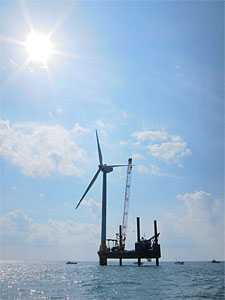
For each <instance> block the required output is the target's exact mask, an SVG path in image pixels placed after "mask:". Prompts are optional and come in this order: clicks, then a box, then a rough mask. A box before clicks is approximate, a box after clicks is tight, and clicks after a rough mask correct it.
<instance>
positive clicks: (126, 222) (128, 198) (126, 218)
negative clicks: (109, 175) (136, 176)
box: [121, 158, 132, 249]
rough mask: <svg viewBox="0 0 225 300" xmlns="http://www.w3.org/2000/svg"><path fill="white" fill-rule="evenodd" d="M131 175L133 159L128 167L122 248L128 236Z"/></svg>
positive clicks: (129, 160)
mask: <svg viewBox="0 0 225 300" xmlns="http://www.w3.org/2000/svg"><path fill="white" fill-rule="evenodd" d="M131 173H132V158H129V159H128V166H127V179H126V188H125V197H124V210H123V223H122V228H121V231H122V232H121V243H122V245H121V248H122V249H124V248H125V243H126V236H127V225H128V210H129V201H130V187H131Z"/></svg>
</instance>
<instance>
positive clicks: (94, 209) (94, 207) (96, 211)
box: [81, 198, 102, 219]
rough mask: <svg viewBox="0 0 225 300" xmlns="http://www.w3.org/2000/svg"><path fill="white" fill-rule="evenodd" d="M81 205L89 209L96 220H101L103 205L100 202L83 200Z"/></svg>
mask: <svg viewBox="0 0 225 300" xmlns="http://www.w3.org/2000/svg"><path fill="white" fill-rule="evenodd" d="M81 205H83V206H85V207H87V208H88V209H89V210H90V211H91V214H92V216H93V218H94V219H100V216H101V209H100V208H101V206H102V205H101V204H100V203H98V202H95V201H94V199H92V198H91V199H89V200H83V201H82V202H81Z"/></svg>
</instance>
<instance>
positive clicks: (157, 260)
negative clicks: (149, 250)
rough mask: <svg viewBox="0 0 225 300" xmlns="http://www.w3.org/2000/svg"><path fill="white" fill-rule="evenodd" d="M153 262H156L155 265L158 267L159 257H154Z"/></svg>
mask: <svg viewBox="0 0 225 300" xmlns="http://www.w3.org/2000/svg"><path fill="white" fill-rule="evenodd" d="M155 262H156V266H157V267H158V266H159V259H158V258H156V260H155Z"/></svg>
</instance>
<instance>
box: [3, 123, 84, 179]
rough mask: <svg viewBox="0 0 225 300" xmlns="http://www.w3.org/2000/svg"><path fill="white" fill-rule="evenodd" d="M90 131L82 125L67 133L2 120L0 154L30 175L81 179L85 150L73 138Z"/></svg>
mask: <svg viewBox="0 0 225 300" xmlns="http://www.w3.org/2000/svg"><path fill="white" fill-rule="evenodd" d="M86 131H87V130H86V129H83V128H82V127H80V126H79V124H75V127H74V128H73V129H72V130H66V129H64V128H63V127H60V126H47V125H38V124H34V123H17V124H10V122H9V121H4V120H1V121H0V132H1V137H2V142H1V146H0V154H1V155H2V156H3V158H4V159H8V160H11V162H12V163H13V164H15V165H17V166H18V167H19V168H20V169H21V171H22V173H23V174H25V175H26V176H32V177H37V176H40V177H47V176H50V175H51V174H52V173H54V172H58V173H60V174H62V175H67V176H76V177H81V176H82V175H83V170H82V169H81V168H80V167H79V162H80V161H84V160H85V150H84V149H81V148H78V147H77V146H76V144H75V142H74V141H73V139H72V137H71V136H72V135H73V134H74V133H76V134H77V133H79V134H81V133H83V132H86Z"/></svg>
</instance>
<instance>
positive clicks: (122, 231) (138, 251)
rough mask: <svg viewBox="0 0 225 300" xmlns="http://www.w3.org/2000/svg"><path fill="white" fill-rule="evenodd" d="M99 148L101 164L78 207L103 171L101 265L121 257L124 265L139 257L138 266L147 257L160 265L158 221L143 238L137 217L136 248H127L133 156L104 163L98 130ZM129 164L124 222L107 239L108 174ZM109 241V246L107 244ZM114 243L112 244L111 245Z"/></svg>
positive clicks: (99, 254)
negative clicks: (123, 162)
mask: <svg viewBox="0 0 225 300" xmlns="http://www.w3.org/2000/svg"><path fill="white" fill-rule="evenodd" d="M96 139H97V148H98V157H99V165H98V170H97V172H96V174H95V175H94V177H93V179H92V180H91V182H90V183H89V185H88V187H87V189H86V190H85V192H84V194H83V196H82V197H81V199H80V201H79V202H78V204H77V206H76V209H77V208H78V207H79V205H80V204H81V202H82V200H83V199H84V197H85V196H86V194H87V193H88V191H89V190H90V188H91V187H92V185H93V184H94V182H95V180H96V179H97V177H98V175H99V173H100V172H101V171H102V173H103V185H102V224H101V244H100V249H99V251H98V256H99V265H101V266H106V265H107V259H119V264H120V265H121V266H122V260H123V259H137V264H138V266H141V264H142V262H141V259H143V258H146V259H147V260H149V261H151V259H155V260H156V266H158V265H159V258H160V257H161V250H160V244H158V238H159V233H158V232H157V221H156V220H154V235H153V236H152V237H151V238H149V239H145V238H143V237H142V238H141V235H140V218H139V217H137V242H136V243H135V249H134V250H126V249H125V243H126V233H127V225H128V209H129V199H130V187H131V174H132V158H129V159H128V164H127V165H107V164H103V158H102V152H101V147H100V143H99V139H98V133H97V130H96ZM124 166H127V178H126V189H125V201H124V213H123V224H122V225H120V226H119V233H118V234H117V235H116V239H106V203H107V174H108V173H110V172H112V171H113V169H114V168H116V167H124ZM106 242H108V246H107V245H106ZM110 244H112V246H110Z"/></svg>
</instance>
